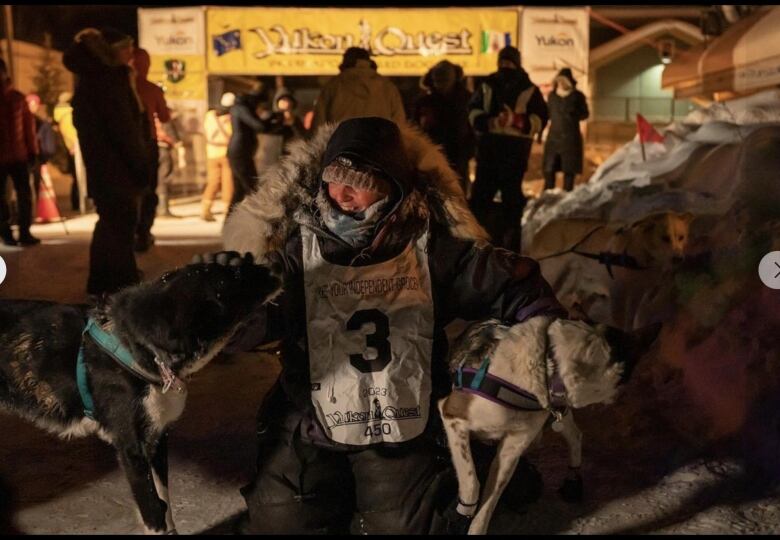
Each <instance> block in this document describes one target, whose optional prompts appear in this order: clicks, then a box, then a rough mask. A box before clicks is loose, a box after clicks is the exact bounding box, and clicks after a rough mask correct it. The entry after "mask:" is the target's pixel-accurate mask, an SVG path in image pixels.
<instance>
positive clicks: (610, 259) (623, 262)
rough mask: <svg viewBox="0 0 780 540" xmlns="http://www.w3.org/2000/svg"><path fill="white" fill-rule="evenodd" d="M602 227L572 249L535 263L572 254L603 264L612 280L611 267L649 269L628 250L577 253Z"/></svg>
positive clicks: (546, 256) (586, 236) (548, 256)
mask: <svg viewBox="0 0 780 540" xmlns="http://www.w3.org/2000/svg"><path fill="white" fill-rule="evenodd" d="M604 227H605V226H604V225H599V226H598V227H596V228H594V229H593V230H591V231H590V232H588V234H586V235H585V236H584V237H583V238H582V239H581V240H579V241H577V243H576V244H574V245H573V246H572V247H570V248H569V249H567V250H565V251H559V252H558V253H553V254H551V255H545V256H544V257H539V258H538V259H536V260H537V261H543V260H545V259H551V258H554V257H560V256H561V255H567V254H569V253H573V254H575V255H580V256H582V257H586V258H588V259H594V260H596V261H598V262H599V264H603V265H604V266H606V267H607V273H608V274H609V277H611V278H612V279H615V276H614V275H613V274H612V267H613V266H622V267H623V268H628V269H630V270H648V269H650V268H651V267H650V266H640V265H639V262H638V261H637V260H636V258H635V257H633V256H631V255H629V254H628V248H626V249H625V250H623V253H614V252H612V251H600V252H599V253H588V252H587V251H577V246H579V245H580V244H582V243H583V242H585V241H586V240H587V239H588V238H590V237H591V235H592V234H593V233H594V232H596V231H598V230H599V229H603V228H604Z"/></svg>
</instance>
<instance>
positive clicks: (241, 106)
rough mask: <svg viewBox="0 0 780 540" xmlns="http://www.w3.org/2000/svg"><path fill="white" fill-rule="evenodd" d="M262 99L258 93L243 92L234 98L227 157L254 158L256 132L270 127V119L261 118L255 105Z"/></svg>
mask: <svg viewBox="0 0 780 540" xmlns="http://www.w3.org/2000/svg"><path fill="white" fill-rule="evenodd" d="M262 100H263V96H262V95H260V94H244V95H242V96H238V97H237V98H236V102H235V104H234V105H233V107H231V108H230V121H231V125H232V128H233V134H232V135H231V136H230V142H229V143H228V151H227V155H228V158H231V159H236V158H238V159H254V155H255V152H257V134H258V133H266V132H268V131H270V130H271V129H272V122H271V119H270V118H268V119H265V120H263V119H261V118H260V117H259V116H258V115H257V107H258V106H259V105H260V103H261V102H262Z"/></svg>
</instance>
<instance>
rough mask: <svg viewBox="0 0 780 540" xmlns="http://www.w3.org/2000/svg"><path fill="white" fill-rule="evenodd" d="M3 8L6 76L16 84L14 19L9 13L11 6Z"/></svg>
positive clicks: (7, 5)
mask: <svg viewBox="0 0 780 540" xmlns="http://www.w3.org/2000/svg"><path fill="white" fill-rule="evenodd" d="M3 7H4V8H5V12H4V16H5V37H6V42H7V43H8V46H7V48H6V51H7V53H8V76H9V77H11V82H12V83H13V84H14V85H15V84H16V72H15V71H14V19H13V14H12V13H11V6H10V5H9V4H6V5H5V6H3Z"/></svg>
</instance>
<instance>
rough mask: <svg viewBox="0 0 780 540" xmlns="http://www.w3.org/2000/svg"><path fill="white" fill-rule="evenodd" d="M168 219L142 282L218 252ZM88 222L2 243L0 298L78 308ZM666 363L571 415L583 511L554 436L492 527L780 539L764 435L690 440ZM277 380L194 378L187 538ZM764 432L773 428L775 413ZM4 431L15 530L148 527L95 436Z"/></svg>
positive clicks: (778, 505)
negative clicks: (526, 501)
mask: <svg viewBox="0 0 780 540" xmlns="http://www.w3.org/2000/svg"><path fill="white" fill-rule="evenodd" d="M173 211H174V212H175V213H177V214H179V215H181V216H183V217H181V218H179V219H160V220H158V221H157V223H156V225H155V228H154V230H153V232H154V234H155V235H156V236H157V239H158V240H157V244H156V245H155V246H154V247H153V248H152V249H151V250H150V251H149V252H148V253H146V254H143V255H140V256H139V257H138V261H139V265H140V268H141V269H142V270H143V271H144V272H145V274H146V277H147V278H148V279H154V278H155V277H157V276H159V275H160V274H161V273H162V272H164V271H166V270H168V269H171V268H173V267H175V266H178V265H181V264H184V263H187V262H188V261H189V260H190V258H191V257H192V255H193V254H195V253H199V252H204V251H210V250H215V249H218V248H219V246H220V239H219V234H220V229H221V225H222V222H221V216H220V221H218V222H215V223H204V222H202V221H200V220H199V219H198V218H197V212H198V205H197V203H192V204H183V205H176V206H174V207H173ZM94 222H95V216H94V215H87V216H83V217H78V218H75V219H71V220H68V222H67V228H68V231H69V234H68V235H66V234H65V232H64V229H63V227H62V225H61V224H56V223H55V224H47V225H35V226H34V227H33V233H34V234H36V235H38V236H39V237H41V238H42V239H43V243H42V245H40V246H36V247H34V248H28V249H25V250H22V249H16V248H4V247H0V256H2V257H3V259H4V260H5V261H6V263H7V265H8V276H7V278H6V281H5V282H4V283H3V284H1V285H0V297H2V298H12V297H15V298H39V299H51V300H58V301H63V302H81V301H84V300H85V291H84V286H85V282H86V269H87V263H88V247H89V240H90V237H91V230H92V227H93V225H94ZM670 369H671V368H669V367H668V366H665V365H663V364H661V363H659V362H656V361H654V357H651V358H645V360H644V361H643V363H642V364H640V366H639V367H638V368H637V370H636V372H635V375H634V378H633V379H632V380H631V382H630V384H629V385H628V387H627V388H626V391H625V392H624V393H623V394H622V395H621V397H620V398H619V399H618V401H617V402H616V403H615V404H613V405H610V406H597V407H591V408H588V409H585V410H582V411H579V412H578V413H577V414H576V417H577V419H578V424H579V425H580V428H581V429H582V431H583V433H584V443H583V455H584V459H583V462H584V463H583V475H584V478H585V501H584V502H583V503H582V504H575V505H571V504H567V503H565V502H563V501H562V500H560V499H559V498H558V496H557V494H556V492H555V489H556V488H557V486H558V485H559V484H560V482H561V481H562V479H563V476H564V474H565V473H566V450H565V447H564V445H563V443H562V441H561V440H560V439H559V438H558V437H557V436H556V435H555V434H554V433H552V432H550V433H547V434H546V435H545V438H544V441H543V444H542V446H540V447H537V448H534V449H533V450H532V451H531V452H530V454H529V456H530V458H531V461H532V462H533V463H535V464H537V465H538V466H539V468H540V470H541V471H542V473H543V474H544V478H545V492H544V495H543V497H542V499H541V500H540V501H538V502H537V503H535V504H532V505H529V506H527V507H524V508H517V507H513V505H511V502H508V503H507V504H504V508H503V510H500V511H499V512H497V513H496V515H495V517H494V522H493V524H492V527H491V531H492V532H495V533H516V534H529V533H542V534H544V533H549V534H552V533H562V534H580V533H613V534H616V533H739V534H742V533H767V534H772V533H774V534H777V533H780V493H778V491H777V490H776V488H775V489H774V490H773V489H772V488H771V487H770V488H768V487H767V486H764V485H759V484H760V483H759V482H757V478H760V477H761V474H763V473H762V472H760V471H759V472H758V473H756V472H755V471H754V470H753V468H752V467H751V466H750V464H749V463H748V464H747V466H746V464H745V463H744V462H743V461H742V460H741V459H739V456H745V455H747V454H746V453H745V452H744V451H743V450H744V449H743V448H742V447H741V446H740V443H741V442H745V443H747V444H750V443H751V441H755V440H760V439H761V433H760V432H759V433H758V434H757V435H755V437H756V438H754V439H751V438H750V437H746V438H744V439H741V440H731V441H726V442H723V443H719V444H717V445H713V444H708V445H705V444H704V443H703V441H704V439H697V437H696V435H695V431H694V430H693V428H694V427H696V426H693V425H692V426H691V430H690V433H689V432H687V431H686V429H685V422H686V416H685V415H680V414H678V412H679V411H680V410H686V408H688V407H695V406H696V403H695V402H688V401H685V402H683V403H674V404H671V403H670V402H669V401H667V400H668V399H670V396H671V397H675V398H676V397H679V396H682V395H683V394H682V393H681V392H680V391H679V388H678V387H677V386H675V385H678V384H679V383H680V381H679V378H677V379H675V378H673V377H670V375H669V373H670ZM277 372H278V363H277V360H276V358H275V357H274V356H273V355H270V354H263V355H257V356H253V355H241V356H234V357H230V358H218V359H217V360H215V361H214V362H213V363H212V364H211V365H210V366H208V367H207V368H206V369H205V370H203V371H202V372H200V373H198V374H197V375H196V376H195V377H194V378H193V381H192V383H191V386H190V395H189V400H188V404H187V409H186V410H185V412H184V415H183V417H182V419H181V420H180V421H179V423H178V424H177V425H176V426H175V428H174V429H173V431H172V433H171V438H170V447H171V451H170V482H171V498H172V503H173V515H174V519H175V521H176V523H177V527H178V531H179V532H180V533H183V534H193V533H201V532H204V531H209V530H211V531H212V532H215V533H229V532H230V526H229V520H230V518H231V517H232V516H235V515H236V514H238V513H239V512H240V511H241V510H242V509H243V508H244V503H243V499H242V497H241V495H240V494H239V491H238V489H239V487H241V486H242V485H244V484H245V483H246V482H247V481H248V480H249V477H250V474H251V471H252V468H253V460H254V452H255V450H254V429H255V426H254V418H255V413H256V411H257V407H258V406H259V403H260V401H261V400H262V397H263V395H264V394H265V392H266V391H267V390H268V388H269V387H270V385H271V383H272V382H273V380H274V378H275V376H276V374H277ZM727 375H728V374H726V376H727ZM659 388H660V389H667V390H668V391H666V392H663V391H659V390H658V389H659ZM727 392H728V390H726V392H724V393H727ZM693 417H694V416H693V415H691V418H693ZM681 426H682V427H681ZM765 427H766V428H767V429H769V430H772V429H774V430H775V431H777V425H776V417H773V418H770V422H769V423H768V424H767V425H766V426H765ZM0 433H2V434H3V435H2V436H0V478H2V479H3V480H4V481H5V483H6V484H7V485H8V486H9V487H10V488H11V489H12V491H13V494H14V497H13V506H14V514H13V520H14V524H15V526H16V527H17V528H18V529H19V530H20V531H22V532H25V533H36V534H37V533H106V534H108V533H133V532H140V530H141V528H140V526H139V524H138V521H137V518H136V512H135V507H134V503H133V500H132V497H131V495H130V490H129V487H128V485H127V483H126V481H125V479H124V476H123V474H122V472H121V470H120V469H119V466H118V464H117V462H116V458H115V456H114V453H113V451H112V450H111V448H110V447H109V446H108V445H106V444H105V443H103V442H101V441H100V440H98V439H97V438H94V437H93V438H88V439H80V440H73V441H60V440H58V439H57V438H56V437H54V436H51V435H48V434H46V433H45V432H43V431H41V430H39V429H37V428H35V427H34V426H32V425H30V424H28V423H26V422H24V421H21V420H18V419H17V418H15V417H13V416H10V415H8V414H5V413H0ZM687 433H689V434H688V435H686V434H687ZM776 436H777V434H776V433H775V437H776ZM777 456H778V454H774V457H775V459H776V458H777ZM762 470H763V469H762Z"/></svg>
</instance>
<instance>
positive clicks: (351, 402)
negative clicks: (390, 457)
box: [301, 226, 434, 445]
mask: <svg viewBox="0 0 780 540" xmlns="http://www.w3.org/2000/svg"><path fill="white" fill-rule="evenodd" d="M301 237H302V240H303V269H304V286H305V290H306V318H307V330H308V344H309V372H310V375H311V384H312V389H311V396H312V402H313V403H314V407H315V410H316V412H317V418H318V419H319V421H320V423H321V424H322V426H323V428H324V430H325V433H326V434H327V436H328V437H329V438H330V439H331V440H333V441H335V442H339V443H343V444H350V445H369V444H376V443H381V442H394V443H395V442H403V441H408V440H410V439H412V438H414V437H416V436H417V435H419V434H420V433H422V432H423V430H424V429H425V425H426V423H427V420H428V409H429V402H430V394H431V353H432V348H433V326H434V320H433V301H432V295H431V280H430V274H429V272H428V256H427V255H426V253H425V247H426V244H427V241H428V234H427V232H426V233H425V234H423V235H422V236H421V237H420V238H419V239H418V240H417V242H416V243H415V244H413V245H412V244H410V245H409V246H407V248H406V249H405V250H404V252H403V253H401V254H400V255H398V256H397V257H395V258H394V259H391V260H389V261H386V262H383V263H379V264H374V265H369V266H360V267H351V266H338V265H334V264H330V263H328V262H327V261H325V259H323V257H322V254H321V252H320V248H319V243H318V241H317V237H316V235H315V234H314V233H313V232H312V231H310V230H309V229H308V228H307V227H305V226H301Z"/></svg>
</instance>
